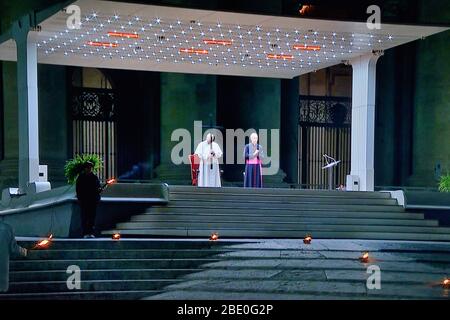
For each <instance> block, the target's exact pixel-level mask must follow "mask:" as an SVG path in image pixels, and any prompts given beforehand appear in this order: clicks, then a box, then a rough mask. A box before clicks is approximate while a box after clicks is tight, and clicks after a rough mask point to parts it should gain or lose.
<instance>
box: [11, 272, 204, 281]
mask: <svg viewBox="0 0 450 320" xmlns="http://www.w3.org/2000/svg"><path fill="white" fill-rule="evenodd" d="M201 270H202V269H98V270H92V269H86V270H82V280H83V281H85V280H109V279H110V280H138V279H176V278H177V277H180V276H182V275H184V274H188V273H195V272H198V271H201ZM67 277H68V274H67V273H66V269H64V270H27V271H12V272H10V275H9V280H10V281H11V282H31V281H66V280H67Z"/></svg>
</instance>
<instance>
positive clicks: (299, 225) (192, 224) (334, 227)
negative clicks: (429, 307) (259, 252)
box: [116, 221, 450, 237]
mask: <svg viewBox="0 0 450 320" xmlns="http://www.w3.org/2000/svg"><path fill="white" fill-rule="evenodd" d="M116 228H117V229H120V230H130V229H132V230H136V229H151V228H179V229H187V230H189V229H204V230H214V229H216V228H217V229H234V228H236V229H253V230H255V231H257V230H279V231H282V230H283V231H296V230H310V232H312V233H314V232H316V231H345V232H354V231H359V232H364V231H367V232H381V233H382V232H399V233H404V232H405V233H406V232H408V233H434V234H445V235H448V236H449V237H450V228H443V227H428V226H401V225H394V226H393V225H346V224H331V223H329V222H328V223H315V224H313V223H306V222H293V223H283V222H278V221H271V222H266V221H264V222H259V221H240V222H239V221H238V222H236V221H222V222H220V221H207V222H200V221H186V222H185V223H183V222H179V221H152V222H123V223H119V224H117V226H116Z"/></svg>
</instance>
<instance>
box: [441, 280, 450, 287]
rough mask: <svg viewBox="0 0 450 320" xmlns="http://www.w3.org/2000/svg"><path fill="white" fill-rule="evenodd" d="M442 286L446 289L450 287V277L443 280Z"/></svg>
mask: <svg viewBox="0 0 450 320" xmlns="http://www.w3.org/2000/svg"><path fill="white" fill-rule="evenodd" d="M442 286H443V287H444V288H446V289H450V279H448V278H445V279H444V281H442Z"/></svg>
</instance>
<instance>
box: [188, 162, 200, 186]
mask: <svg viewBox="0 0 450 320" xmlns="http://www.w3.org/2000/svg"><path fill="white" fill-rule="evenodd" d="M189 162H190V164H191V180H192V185H193V186H196V185H197V182H198V172H199V167H200V157H199V156H198V155H196V154H191V155H189Z"/></svg>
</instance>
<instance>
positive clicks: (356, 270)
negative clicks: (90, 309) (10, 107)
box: [146, 239, 450, 300]
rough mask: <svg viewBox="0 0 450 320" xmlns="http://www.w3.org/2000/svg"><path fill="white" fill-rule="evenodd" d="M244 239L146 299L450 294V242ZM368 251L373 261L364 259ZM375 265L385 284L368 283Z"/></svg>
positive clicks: (223, 243)
mask: <svg viewBox="0 0 450 320" xmlns="http://www.w3.org/2000/svg"><path fill="white" fill-rule="evenodd" d="M239 241H241V242H242V241H244V242H245V243H239V244H233V242H232V241H230V242H229V244H227V241H226V240H224V241H222V240H219V242H218V243H220V247H221V250H224V252H221V253H218V254H216V255H214V256H213V257H212V258H214V259H218V261H215V262H210V263H206V264H204V265H201V266H199V267H198V269H199V271H198V272H194V273H190V274H187V275H184V276H182V277H181V279H182V280H183V281H181V282H178V283H176V284H172V285H169V286H166V287H165V288H164V289H163V291H164V292H163V293H160V294H157V295H153V296H150V297H148V298H146V299H152V300H154V299H177V300H178V299H180V300H192V299H210V300H216V299H225V300H228V299H231V300H235V299H237V300H241V299H242V300H244V299H249V300H265V299H268V300H277V299H300V300H302V299H449V289H445V288H443V286H442V285H441V282H442V281H443V279H444V278H446V277H448V276H450V243H444V242H408V241H377V240H314V239H313V241H312V243H311V244H310V245H305V244H304V243H303V241H302V240H242V239H239ZM365 251H368V252H369V254H370V258H369V262H367V263H363V262H361V261H360V260H359V257H360V256H361V255H362V253H363V252H365ZM370 266H377V267H379V271H380V272H379V276H380V277H379V279H380V282H379V283H380V286H381V288H380V289H377V288H370V286H369V287H368V286H367V282H368V281H367V279H368V278H369V277H370V280H371V281H369V282H370V283H371V284H376V283H377V282H376V276H377V274H376V273H373V271H372V272H369V273H368V268H369V267H370ZM371 268H373V267H371ZM374 279H375V280H374ZM370 283H369V284H370Z"/></svg>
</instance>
